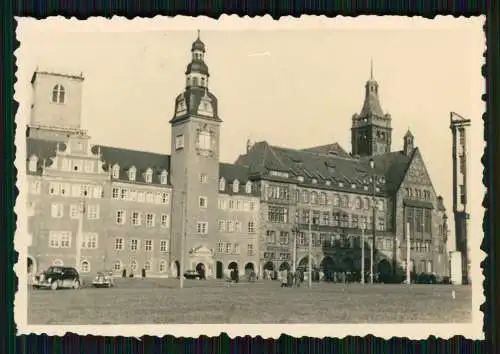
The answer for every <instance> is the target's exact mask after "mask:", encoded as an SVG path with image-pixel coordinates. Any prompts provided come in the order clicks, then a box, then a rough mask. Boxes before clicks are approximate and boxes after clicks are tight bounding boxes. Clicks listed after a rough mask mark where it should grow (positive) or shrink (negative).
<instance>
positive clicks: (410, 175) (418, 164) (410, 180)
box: [404, 148, 434, 191]
mask: <svg viewBox="0 0 500 354" xmlns="http://www.w3.org/2000/svg"><path fill="white" fill-rule="evenodd" d="M404 183H405V184H414V185H421V186H427V187H430V188H432V190H433V191H434V187H433V185H432V180H431V177H430V175H429V173H428V171H427V168H426V166H425V163H424V160H423V158H422V154H421V153H420V150H419V149H418V148H416V149H415V152H414V153H413V158H412V160H411V162H410V165H409V166H408V170H407V171H406V175H405V179H404Z"/></svg>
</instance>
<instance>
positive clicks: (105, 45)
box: [15, 16, 485, 257]
mask: <svg viewBox="0 0 500 354" xmlns="http://www.w3.org/2000/svg"><path fill="white" fill-rule="evenodd" d="M17 20H18V21H19V22H18V28H17V33H18V39H19V41H20V42H21V46H20V48H19V49H18V50H17V51H16V57H17V61H16V64H17V65H18V72H17V80H18V81H17V84H16V87H15V90H16V96H15V97H16V99H17V100H18V102H20V109H19V112H18V115H17V117H16V119H17V121H18V122H19V123H18V124H19V125H18V133H19V136H18V138H17V139H21V137H22V136H24V126H25V124H27V122H28V120H29V105H30V97H31V85H30V79H31V75H32V74H33V72H34V70H35V69H36V68H37V67H38V68H39V69H40V70H47V71H55V72H61V73H68V74H80V73H81V72H82V73H83V75H84V77H85V82H84V89H83V98H82V99H83V108H82V127H83V128H84V129H87V130H88V133H89V135H90V136H91V137H92V142H93V143H94V144H103V145H110V146H117V147H123V148H130V149H139V150H145V151H152V152H159V153H169V152H170V125H169V123H168V121H169V120H170V119H171V118H172V114H173V109H174V99H175V97H176V96H177V95H178V94H179V93H180V92H182V90H183V89H184V82H185V78H184V72H185V70H186V66H187V64H188V63H189V61H190V48H191V44H192V42H193V41H194V40H195V39H196V30H197V29H200V30H201V39H202V40H203V41H204V42H205V45H206V48H207V53H206V56H205V59H206V62H207V64H208V67H209V70H210V82H209V86H210V90H211V91H212V92H213V93H214V94H215V95H216V96H217V97H218V101H219V114H220V117H221V119H222V120H223V123H222V128H221V129H222V130H221V141H220V143H221V161H223V162H234V161H235V159H236V158H237V157H238V155H239V154H242V153H244V152H245V146H246V141H247V139H250V140H251V141H254V142H255V141H262V140H266V141H267V142H269V143H270V144H272V145H279V146H285V147H290V148H304V147H310V146H315V145H322V144H328V143H333V142H338V143H339V144H340V145H341V146H343V147H344V149H346V150H347V151H350V150H351V147H350V127H351V122H352V121H351V118H352V115H353V114H354V113H359V111H360V110H361V107H362V104H363V98H364V85H365V82H366V80H367V79H368V78H369V75H370V61H371V60H373V70H374V78H375V79H376V80H377V81H378V83H379V96H380V100H381V105H382V108H383V110H384V111H385V112H386V113H390V114H391V115H392V127H393V135H392V143H393V144H392V149H393V150H400V149H402V146H403V135H404V134H405V133H406V131H407V129H411V131H412V133H413V134H414V136H415V142H416V145H417V146H418V147H419V148H420V150H421V152H422V154H423V159H424V162H425V164H426V166H427V169H428V171H429V173H430V176H431V178H432V181H433V184H434V188H435V189H436V192H437V194H438V195H442V196H443V198H444V201H445V206H446V208H447V209H448V214H449V216H450V221H451V222H450V228H451V231H452V232H451V237H450V240H449V244H448V248H449V250H452V249H454V237H453V222H452V221H453V216H452V212H451V208H452V194H453V192H452V160H451V156H452V155H451V131H450V129H449V124H450V121H449V119H450V118H449V115H450V111H455V112H457V113H459V114H460V115H462V116H465V117H467V118H469V119H471V120H472V127H471V128H470V134H469V139H468V140H469V146H470V153H469V161H470V162H469V172H470V174H469V175H470V185H469V196H470V212H471V221H470V234H471V235H470V238H471V240H472V241H473V243H472V244H471V247H479V244H480V242H481V238H482V237H476V235H482V228H481V223H482V218H483V213H484V211H483V209H482V207H481V201H482V198H483V196H484V187H483V186H482V182H481V178H482V171H483V166H482V165H481V162H480V159H481V156H482V154H483V149H484V143H483V123H482V120H481V116H482V113H483V112H484V110H485V106H484V103H483V102H482V101H481V94H482V93H483V92H484V80H483V78H482V76H481V65H482V64H483V61H484V60H483V57H482V54H483V52H484V50H485V39H484V35H483V31H482V25H483V21H484V20H483V19H482V18H475V19H474V18H471V19H465V18H460V19H455V18H453V17H451V16H450V17H446V18H445V17H438V18H436V19H435V20H425V19H419V18H412V19H409V18H397V17H392V18H389V17H383V18H375V17H366V16H361V17H357V18H335V19H328V18H325V17H302V18H300V19H289V18H288V19H283V20H280V21H273V20H271V19H270V18H267V19H265V18H264V19H262V18H261V19H254V20H252V19H248V18H243V19H240V18H234V17H232V18H229V17H226V18H223V19H221V20H219V21H215V20H209V19H206V18H197V19H186V18H184V19H182V18H180V17H176V18H175V19H168V18H162V17H156V18H154V19H137V20H126V19H123V18H114V19H112V20H105V19H102V18H95V19H92V20H87V21H78V20H75V19H73V20H66V19H63V18H50V19H48V20H34V19H28V18H22V19H20V18H18V19H17ZM19 129H20V130H19ZM16 141H19V140H16ZM473 257H474V256H473Z"/></svg>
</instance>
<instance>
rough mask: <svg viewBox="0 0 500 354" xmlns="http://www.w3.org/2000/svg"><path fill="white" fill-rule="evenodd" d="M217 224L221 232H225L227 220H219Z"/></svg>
mask: <svg viewBox="0 0 500 354" xmlns="http://www.w3.org/2000/svg"><path fill="white" fill-rule="evenodd" d="M217 224H218V226H219V231H220V232H225V231H226V221H225V220H218V221H217Z"/></svg>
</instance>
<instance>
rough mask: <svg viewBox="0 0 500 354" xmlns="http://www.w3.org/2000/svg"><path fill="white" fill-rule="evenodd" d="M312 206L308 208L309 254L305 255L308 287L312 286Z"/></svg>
mask: <svg viewBox="0 0 500 354" xmlns="http://www.w3.org/2000/svg"><path fill="white" fill-rule="evenodd" d="M311 258H312V208H309V255H308V257H307V261H308V262H307V263H308V267H309V271H308V276H307V280H308V283H309V288H311V287H312V259H311Z"/></svg>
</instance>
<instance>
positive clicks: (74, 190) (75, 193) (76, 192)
mask: <svg viewBox="0 0 500 354" xmlns="http://www.w3.org/2000/svg"><path fill="white" fill-rule="evenodd" d="M80 191H81V186H80V185H79V184H73V185H71V196H72V197H80V196H81V194H80V193H81V192H80Z"/></svg>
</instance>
